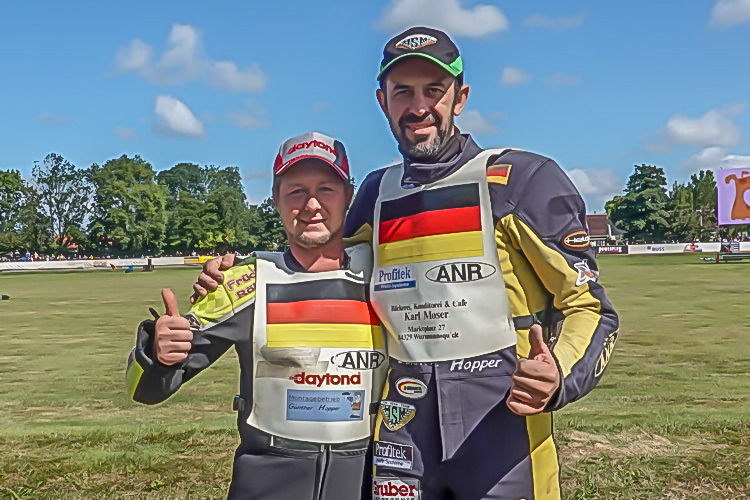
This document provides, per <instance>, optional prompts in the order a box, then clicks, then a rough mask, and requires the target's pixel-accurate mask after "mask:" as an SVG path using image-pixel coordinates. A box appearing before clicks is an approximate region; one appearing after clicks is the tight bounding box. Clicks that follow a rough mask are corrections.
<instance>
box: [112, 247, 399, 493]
mask: <svg viewBox="0 0 750 500" xmlns="http://www.w3.org/2000/svg"><path fill="white" fill-rule="evenodd" d="M364 247H367V248H364ZM371 270H372V260H371V251H370V249H369V246H368V245H358V246H355V247H352V248H348V249H347V258H346V259H345V263H344V266H343V267H342V269H340V270H334V271H323V272H308V271H305V270H304V269H303V268H302V267H301V266H300V265H299V263H298V262H297V261H296V260H295V259H294V257H293V256H292V254H291V252H289V251H287V252H285V253H283V254H280V253H267V252H259V253H258V254H256V256H254V257H251V258H249V259H247V260H245V261H243V262H242V263H241V264H238V265H235V266H234V267H232V268H231V269H230V270H228V271H226V272H225V273H224V278H225V279H224V282H223V283H222V284H221V285H220V286H219V287H218V289H217V290H216V291H214V292H210V293H209V294H208V295H207V296H206V297H205V298H203V299H200V300H198V301H197V302H196V304H195V305H194V306H193V307H192V308H191V310H190V312H189V313H188V314H187V315H186V317H187V319H188V320H189V321H190V324H191V330H192V331H193V341H192V347H191V350H190V351H189V353H188V356H187V358H186V359H185V360H184V361H183V362H181V363H178V364H176V365H173V366H165V365H163V364H161V363H159V362H158V360H156V359H155V358H154V356H153V355H152V352H153V350H152V349H153V335H154V321H152V320H148V321H144V322H143V323H141V325H140V327H139V329H138V336H137V343H136V347H135V349H133V352H132V353H131V356H130V358H129V361H128V369H127V376H126V378H127V387H128V391H129V392H130V394H131V396H132V397H133V399H134V400H136V401H138V402H141V403H146V404H154V403H159V402H161V401H164V400H165V399H167V398H168V397H169V396H171V395H172V394H173V393H174V392H175V391H177V389H178V388H179V387H180V386H181V385H182V384H183V383H185V382H187V381H188V380H190V379H191V378H193V377H194V376H195V375H197V374H198V373H200V372H201V371H202V370H203V369H205V368H207V367H208V366H210V365H211V364H212V363H213V362H214V361H216V360H217V359H218V358H219V357H220V356H221V355H222V354H224V352H226V351H227V350H228V349H229V348H230V347H231V346H233V345H234V347H235V349H236V351H237V354H238V357H239V361H240V394H239V396H237V397H236V398H235V406H236V408H235V409H237V410H238V419H237V425H238V428H239V432H240V437H241V442H240V445H239V447H238V448H237V451H236V453H235V457H234V466H233V474H232V483H231V485H230V488H229V498H230V499H248V500H261V499H262V500H288V499H291V498H294V499H303V500H340V499H357V498H360V495H361V493H362V488H363V484H365V482H367V483H369V478H368V480H364V478H365V477H367V476H365V469H366V460H367V453H366V450H367V447H368V445H369V440H370V436H371V432H372V423H373V421H374V415H375V413H376V411H377V403H376V401H377V400H378V398H379V396H380V393H381V390H382V386H383V376H384V372H385V369H386V366H387V363H386V362H385V354H384V351H383V338H382V332H381V329H380V322H379V321H378V320H377V317H376V316H375V315H374V313H373V312H372V309H371V307H370V305H369V303H368V301H367V295H368V293H369V292H368V283H369V276H370V272H371ZM373 398H374V401H375V402H373ZM368 475H369V472H368ZM367 487H368V488H369V484H367Z"/></svg>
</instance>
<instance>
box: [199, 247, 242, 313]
mask: <svg viewBox="0 0 750 500" xmlns="http://www.w3.org/2000/svg"><path fill="white" fill-rule="evenodd" d="M233 265H234V254H233V253H228V254H226V255H224V256H223V257H216V258H215V259H211V260H209V261H208V262H206V263H205V264H203V272H202V273H201V274H200V276H198V281H197V282H196V283H195V284H194V285H193V290H195V293H194V294H193V295H192V296H191V297H190V303H191V304H195V302H196V301H197V300H198V299H199V298H201V297H205V296H206V295H208V292H213V291H214V290H216V289H217V288H219V283H224V273H222V271H226V270H227V269H229V268H231V267H232V266H233Z"/></svg>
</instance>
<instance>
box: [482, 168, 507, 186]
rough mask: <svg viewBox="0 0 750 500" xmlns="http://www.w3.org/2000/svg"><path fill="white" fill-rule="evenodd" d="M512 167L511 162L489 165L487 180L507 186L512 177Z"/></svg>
mask: <svg viewBox="0 0 750 500" xmlns="http://www.w3.org/2000/svg"><path fill="white" fill-rule="evenodd" d="M510 167H511V165H509V164H499V165H490V166H489V167H487V182H492V183H495V184H502V185H503V186H505V185H506V184H508V178H509V177H510Z"/></svg>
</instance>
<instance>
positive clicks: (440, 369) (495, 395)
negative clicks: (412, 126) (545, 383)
mask: <svg viewBox="0 0 750 500" xmlns="http://www.w3.org/2000/svg"><path fill="white" fill-rule="evenodd" d="M451 141H452V144H450V145H449V146H450V147H452V148H453V150H454V151H455V153H454V154H453V155H452V156H451V157H450V158H443V159H441V160H440V162H436V163H429V164H420V163H416V162H414V161H410V160H409V159H408V158H405V160H404V162H403V163H402V164H398V165H394V166H391V167H388V168H385V169H380V170H377V171H374V172H371V173H370V174H369V175H368V176H367V177H366V178H365V180H364V181H363V183H362V185H361V187H360V189H359V191H358V193H357V196H356V198H355V200H354V203H353V205H352V208H351V210H350V212H349V214H348V216H347V221H346V225H345V238H346V240H347V242H348V243H350V244H353V243H356V242H362V241H367V242H372V245H373V250H374V254H375V259H374V260H375V262H374V266H375V268H374V271H373V279H372V283H371V291H372V292H371V301H372V304H373V307H374V309H375V311H376V312H377V313H378V315H379V316H380V319H381V321H382V322H383V324H384V325H385V326H386V328H387V346H388V351H389V356H390V371H389V373H388V378H387V383H386V386H385V388H384V392H383V398H382V401H381V408H380V412H379V415H378V420H377V423H376V427H375V433H374V441H375V442H374V447H373V461H374V468H373V473H374V474H373V475H374V477H373V485H372V487H373V489H372V492H373V498H374V499H385V498H388V499H394V498H398V499H399V500H401V499H407V498H408V499H416V498H421V499H423V500H448V499H466V500H469V499H471V500H478V499H501V498H502V499H526V500H531V499H537V500H539V499H559V498H560V487H559V466H558V458H557V450H556V446H555V443H554V439H553V433H552V415H551V413H550V412H551V411H552V410H557V409H559V408H562V407H563V406H565V405H566V404H568V403H570V402H572V401H575V400H577V399H579V398H581V397H583V396H584V395H585V394H587V393H588V392H589V391H590V390H591V389H593V387H594V386H595V385H596V384H597V382H598V381H599V379H600V378H601V376H602V374H603V372H604V369H605V367H606V365H607V363H608V361H609V359H610V355H611V353H612V349H613V347H614V344H615V341H616V338H617V331H618V318H617V315H616V313H615V311H614V309H613V308H612V306H611V304H610V303H609V301H608V300H607V298H606V296H605V293H604V289H603V288H602V287H601V285H599V283H598V282H597V280H598V275H599V273H598V268H597V266H596V262H595V260H594V252H593V250H592V249H591V247H590V243H589V239H588V234H587V232H586V224H585V207H584V203H583V200H582V199H581V197H580V195H579V194H578V192H577V190H576V189H575V187H574V186H573V184H572V183H571V182H570V180H569V179H568V178H567V176H566V175H565V174H564V173H563V171H562V170H561V169H560V167H559V166H558V165H557V164H556V163H555V162H554V161H552V160H551V159H548V158H545V157H542V156H539V155H536V154H533V153H529V152H524V151H518V150H486V151H485V150H482V149H481V148H479V147H478V146H477V145H476V144H475V143H474V141H473V140H472V138H471V137H470V136H468V135H457V136H454V137H453V138H452V139H451ZM498 270H499V272H498ZM535 323H537V324H541V325H542V326H543V329H544V335H545V341H546V342H547V344H548V346H549V348H550V350H551V353H552V355H553V357H554V358H555V360H556V362H557V366H558V367H559V370H560V375H561V385H560V388H559V390H558V392H557V393H556V394H555V395H554V396H553V399H552V400H551V401H550V403H549V404H548V406H547V408H546V411H545V412H543V413H540V414H537V415H533V416H529V417H522V416H518V415H516V414H514V413H512V412H511V411H510V410H509V409H508V407H507V405H506V399H507V397H508V392H509V389H510V386H511V384H512V380H511V375H512V374H513V372H514V369H515V365H516V359H517V357H518V356H524V357H525V356H527V355H528V353H529V351H530V343H529V339H528V332H529V328H530V327H531V325H533V324H535Z"/></svg>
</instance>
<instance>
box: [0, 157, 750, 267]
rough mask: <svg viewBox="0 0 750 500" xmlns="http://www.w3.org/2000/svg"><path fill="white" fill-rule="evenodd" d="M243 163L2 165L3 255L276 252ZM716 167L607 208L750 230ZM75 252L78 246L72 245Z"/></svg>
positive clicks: (640, 235) (636, 191) (627, 215)
mask: <svg viewBox="0 0 750 500" xmlns="http://www.w3.org/2000/svg"><path fill="white" fill-rule="evenodd" d="M241 181H242V178H241V176H240V172H239V168H238V167H231V166H230V167H219V166H215V165H205V166H200V165H196V164H194V163H179V164H177V165H175V166H173V167H172V168H170V169H168V170H162V171H159V172H156V171H155V170H154V168H153V166H152V165H151V164H149V163H148V162H147V161H145V160H143V159H142V158H141V157H140V156H139V155H135V156H133V157H129V156H127V155H123V156H121V157H119V158H115V159H111V160H109V161H107V162H106V163H104V164H103V165H99V164H97V163H94V164H93V165H91V166H90V167H89V168H79V167H76V166H75V165H74V164H72V163H71V162H70V161H68V160H66V159H65V158H63V157H62V156H61V155H58V154H55V153H51V154H49V155H47V156H46V157H45V158H44V160H43V161H42V162H41V163H39V162H35V165H34V167H33V169H32V175H31V178H30V179H28V180H26V179H24V178H23V177H22V176H21V174H20V172H18V171H17V170H7V171H0V253H2V254H5V253H7V252H21V253H25V252H26V251H30V252H32V253H33V252H38V253H39V254H42V255H45V254H54V255H57V254H59V253H65V254H70V253H74V252H75V253H77V254H79V255H90V254H93V255H96V256H110V255H111V256H122V255H141V254H146V255H165V254H166V255H176V254H178V253H182V254H188V253H190V252H192V251H197V252H203V253H215V252H222V253H223V252H225V251H228V250H231V251H239V252H243V253H244V252H250V251H253V250H276V249H278V248H280V247H281V246H282V245H283V242H284V232H283V228H282V226H281V221H280V219H279V216H278V212H277V211H276V208H275V207H274V206H273V202H272V200H271V199H270V198H268V199H266V200H265V201H264V202H263V203H261V204H260V205H251V204H248V203H247V198H246V196H245V193H244V189H243V188H242V182H241ZM716 203H717V190H716V179H715V178H714V174H713V172H712V171H710V170H702V171H700V172H698V173H697V174H693V175H692V176H691V177H690V179H689V180H687V181H686V182H684V183H678V182H674V184H673V185H672V187H671V189H667V178H666V175H665V173H664V170H663V169H662V168H661V167H656V166H652V165H645V164H642V165H635V171H634V172H633V174H632V175H631V176H630V178H629V179H628V181H627V184H626V185H625V188H624V190H623V194H622V195H617V196H615V197H614V198H612V199H611V200H609V201H608V202H607V203H606V204H605V209H606V212H607V214H608V215H609V217H610V219H611V220H612V222H614V223H615V225H616V226H617V227H619V228H620V229H622V230H624V231H625V235H624V236H625V238H627V239H628V240H630V241H669V240H675V241H692V240H695V239H698V240H702V241H708V240H710V239H715V238H722V237H723V238H730V239H731V238H733V237H735V236H738V235H743V234H744V235H746V234H747V233H748V231H749V230H750V226H748V225H740V226H729V227H719V226H718V225H717V217H716ZM73 249H75V250H73Z"/></svg>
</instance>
